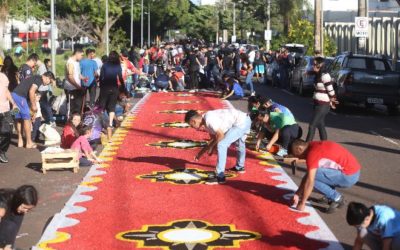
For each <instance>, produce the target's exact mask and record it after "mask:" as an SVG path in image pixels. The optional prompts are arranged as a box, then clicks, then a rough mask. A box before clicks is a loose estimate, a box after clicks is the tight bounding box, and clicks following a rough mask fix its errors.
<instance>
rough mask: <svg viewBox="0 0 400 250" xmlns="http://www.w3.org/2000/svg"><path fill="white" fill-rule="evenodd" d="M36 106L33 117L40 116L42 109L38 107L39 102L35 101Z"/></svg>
mask: <svg viewBox="0 0 400 250" xmlns="http://www.w3.org/2000/svg"><path fill="white" fill-rule="evenodd" d="M36 108H37V112H36V116H35V118H42V109H41V108H40V103H39V102H36Z"/></svg>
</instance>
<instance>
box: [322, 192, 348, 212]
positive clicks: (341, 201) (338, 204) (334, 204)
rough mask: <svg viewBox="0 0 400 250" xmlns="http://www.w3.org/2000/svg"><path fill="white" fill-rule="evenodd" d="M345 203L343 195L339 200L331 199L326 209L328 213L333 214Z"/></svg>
mask: <svg viewBox="0 0 400 250" xmlns="http://www.w3.org/2000/svg"><path fill="white" fill-rule="evenodd" d="M343 205H344V197H343V195H341V196H340V197H339V199H338V200H337V201H331V202H330V204H329V207H328V208H327V209H326V213H328V214H332V213H334V212H335V211H336V210H337V209H338V208H341V207H342V206H343Z"/></svg>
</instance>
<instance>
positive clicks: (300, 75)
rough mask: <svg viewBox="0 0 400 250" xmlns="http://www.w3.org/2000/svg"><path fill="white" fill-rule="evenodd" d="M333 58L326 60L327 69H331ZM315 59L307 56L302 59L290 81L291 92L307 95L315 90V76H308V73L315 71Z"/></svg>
mask: <svg viewBox="0 0 400 250" xmlns="http://www.w3.org/2000/svg"><path fill="white" fill-rule="evenodd" d="M332 61H333V58H331V57H327V58H325V67H327V68H329V67H330V64H331V63H332ZM313 65H314V57H312V56H305V57H303V58H302V59H301V61H300V63H299V64H298V66H297V67H295V68H294V69H293V74H292V78H291V80H290V83H289V85H290V90H292V91H296V92H297V93H298V94H299V95H305V94H306V93H309V92H312V91H313V90H314V83H315V76H314V75H310V74H307V72H309V71H312V70H313Z"/></svg>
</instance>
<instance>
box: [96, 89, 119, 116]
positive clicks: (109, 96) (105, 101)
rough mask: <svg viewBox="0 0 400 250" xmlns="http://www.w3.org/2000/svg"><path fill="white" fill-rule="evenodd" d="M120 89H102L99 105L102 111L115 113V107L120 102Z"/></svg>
mask: <svg viewBox="0 0 400 250" xmlns="http://www.w3.org/2000/svg"><path fill="white" fill-rule="evenodd" d="M118 94H119V91H118V88H106V89H101V88H100V98H99V105H100V107H101V108H102V109H105V110H107V112H109V113H110V112H115V106H116V105H117V101H118Z"/></svg>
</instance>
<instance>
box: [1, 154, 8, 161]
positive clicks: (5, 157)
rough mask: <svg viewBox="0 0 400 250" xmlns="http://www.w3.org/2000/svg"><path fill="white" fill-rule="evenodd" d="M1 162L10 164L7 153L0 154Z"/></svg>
mask: <svg viewBox="0 0 400 250" xmlns="http://www.w3.org/2000/svg"><path fill="white" fill-rule="evenodd" d="M0 162H1V163H8V158H7V156H6V154H5V153H0Z"/></svg>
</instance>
